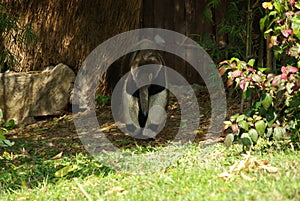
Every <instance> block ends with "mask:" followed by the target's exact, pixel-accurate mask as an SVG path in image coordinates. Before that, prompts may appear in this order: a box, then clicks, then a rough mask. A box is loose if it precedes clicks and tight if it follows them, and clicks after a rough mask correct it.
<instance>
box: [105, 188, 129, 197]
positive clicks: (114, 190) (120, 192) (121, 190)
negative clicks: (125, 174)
mask: <svg viewBox="0 0 300 201" xmlns="http://www.w3.org/2000/svg"><path fill="white" fill-rule="evenodd" d="M112 193H116V194H117V195H118V196H119V195H124V194H126V193H127V191H126V190H125V189H124V188H122V187H121V186H115V187H112V188H111V189H109V190H107V191H106V192H105V193H104V195H110V194H112Z"/></svg>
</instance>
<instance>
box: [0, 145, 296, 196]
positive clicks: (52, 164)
mask: <svg viewBox="0 0 300 201" xmlns="http://www.w3.org/2000/svg"><path fill="white" fill-rule="evenodd" d="M168 149H170V148H168V147H159V148H153V147H150V146H149V147H137V148H136V149H135V150H134V149H127V152H128V153H129V154H138V155H141V156H146V155H147V154H151V153H157V152H160V151H164V150H165V151H166V152H167V150H168ZM241 151H242V147H241V145H238V144H236V145H234V146H232V147H231V148H230V149H226V148H225V147H224V146H223V144H219V143H218V144H215V145H212V146H204V147H199V146H198V145H197V144H190V145H188V146H187V147H186V149H184V151H183V152H182V153H181V155H180V156H179V157H178V158H176V160H175V161H174V162H173V163H171V164H169V165H168V166H165V167H164V168H160V169H159V168H156V169H155V167H150V166H147V163H144V161H142V160H145V157H141V162H140V163H137V164H136V169H137V170H147V169H152V170H154V171H150V172H147V171H141V172H131V171H129V172H128V171H126V170H125V169H124V170H121V171H113V170H112V169H110V168H109V167H106V166H105V165H103V164H101V163H100V162H99V161H97V160H95V159H94V158H93V157H91V156H87V155H84V154H77V155H75V156H73V155H66V156H65V155H63V154H62V155H61V157H60V155H58V158H56V157H55V156H54V157H53V156H51V157H48V158H41V157H37V158H26V157H24V156H22V155H18V156H16V158H13V159H9V158H4V157H3V156H2V158H1V163H0V164H1V165H0V168H1V177H0V187H1V189H2V190H1V192H0V199H1V200H17V199H21V200H23V199H24V200H299V199H300V167H299V162H300V152H299V151H292V150H290V149H282V150H277V151H270V152H267V151H262V150H255V151H252V153H250V155H248V157H250V158H251V160H252V161H254V163H253V164H252V165H249V164H248V165H246V166H245V167H243V168H241V169H240V171H238V172H233V174H232V175H231V176H230V177H228V178H224V177H222V176H220V175H221V174H222V173H224V172H226V171H229V170H230V169H232V167H233V165H235V164H243V162H244V161H245V160H246V159H245V156H244V155H242V154H241ZM256 161H264V162H267V165H268V166H271V167H274V168H276V171H274V172H268V171H267V170H266V169H263V168H262V167H261V166H258V165H255V162H256ZM74 165H76V166H77V168H76V169H75V170H74V171H73V170H72V171H70V172H68V173H67V174H66V175H65V176H63V177H55V172H56V171H58V170H60V169H61V168H64V167H68V166H74ZM149 165H153V164H149Z"/></svg>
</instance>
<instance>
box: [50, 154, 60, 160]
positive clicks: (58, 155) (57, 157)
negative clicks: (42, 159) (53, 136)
mask: <svg viewBox="0 0 300 201" xmlns="http://www.w3.org/2000/svg"><path fill="white" fill-rule="evenodd" d="M62 155H63V152H60V153H59V154H57V155H56V156H53V157H52V158H51V159H53V160H54V159H59V158H61V157H62Z"/></svg>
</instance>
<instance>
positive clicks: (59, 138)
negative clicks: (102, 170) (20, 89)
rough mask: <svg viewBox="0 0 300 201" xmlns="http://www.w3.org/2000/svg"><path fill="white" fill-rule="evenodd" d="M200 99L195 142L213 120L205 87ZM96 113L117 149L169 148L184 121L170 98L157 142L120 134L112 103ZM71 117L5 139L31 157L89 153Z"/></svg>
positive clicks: (233, 107)
mask: <svg viewBox="0 0 300 201" xmlns="http://www.w3.org/2000/svg"><path fill="white" fill-rule="evenodd" d="M197 100H198V105H199V111H200V123H199V128H198V129H197V130H195V131H194V132H193V133H192V134H193V135H195V140H194V141H195V142H201V141H203V140H205V139H206V133H207V130H208V127H209V124H210V117H211V106H210V97H209V94H208V92H207V90H206V88H203V89H202V91H200V93H198V94H197ZM238 108H239V105H238V104H236V103H230V105H228V106H227V116H229V115H232V114H234V113H236V112H238ZM96 113H97V118H98V122H99V125H100V127H101V128H100V129H101V130H102V131H103V132H104V133H105V135H106V137H107V138H108V139H109V140H110V142H111V143H112V144H113V145H115V146H116V147H118V148H134V147H136V146H143V147H147V146H166V145H167V144H168V143H169V142H170V141H172V140H173V139H174V137H175V136H176V134H177V132H178V129H179V127H180V126H181V125H180V122H181V121H182V120H181V115H180V114H181V110H180V106H179V104H178V101H177V99H176V98H175V97H171V98H170V101H169V104H168V108H167V114H168V118H167V122H166V126H165V128H164V129H163V130H162V131H161V132H160V133H159V134H158V135H157V136H156V138H155V140H138V139H134V138H132V137H130V136H129V135H128V134H124V133H123V132H122V131H120V129H118V127H117V126H116V124H115V122H114V119H113V117H112V112H111V107H110V105H109V104H108V105H105V106H102V107H101V108H98V109H97V112H96ZM72 118H73V116H72V113H71V112H70V113H67V114H65V115H63V116H59V117H43V118H38V119H37V122H36V123H33V124H30V125H26V126H20V127H17V128H15V129H13V130H10V131H9V133H8V134H7V135H6V137H7V138H8V139H9V140H11V141H13V142H15V143H16V145H15V146H13V147H15V148H18V149H19V150H18V151H19V152H26V153H29V152H30V153H31V154H49V153H52V152H53V154H55V153H59V152H63V153H67V154H75V153H86V152H87V151H86V149H85V147H84V146H83V145H82V142H81V140H80V139H79V137H78V135H77V131H76V128H75V125H74V122H73V120H72ZM223 137H224V136H222V135H221V136H219V137H218V138H217V139H215V140H216V141H222V140H223ZM15 148H14V149H15ZM0 151H1V148H0ZM50 155H51V154H50Z"/></svg>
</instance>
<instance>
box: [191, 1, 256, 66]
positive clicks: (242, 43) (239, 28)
mask: <svg viewBox="0 0 300 201" xmlns="http://www.w3.org/2000/svg"><path fill="white" fill-rule="evenodd" d="M220 2H221V1H220V0H209V1H207V3H206V6H205V8H204V11H203V17H204V19H206V20H207V21H210V22H212V23H213V24H214V25H215V26H216V27H215V28H216V31H217V33H214V34H215V35H226V36H227V38H228V41H223V42H227V45H226V46H225V47H220V45H219V44H218V42H220V41H217V38H216V37H215V35H213V34H211V35H209V34H203V35H200V36H198V35H192V36H193V37H195V36H196V38H195V40H196V41H197V42H198V43H199V44H200V45H201V46H202V47H203V48H204V49H205V50H206V51H207V52H208V53H209V54H210V56H211V57H212V59H213V60H214V61H215V62H217V63H218V62H220V61H222V60H224V59H227V58H230V57H238V58H243V59H246V58H248V57H249V55H246V48H247V41H246V40H245V39H246V38H247V25H248V27H251V29H252V24H248V21H247V18H248V17H249V16H253V15H255V14H257V13H258V12H259V8H258V7H257V6H256V4H255V5H252V8H251V10H250V11H249V10H247V7H246V5H245V1H243V0H237V1H228V2H227V5H226V13H225V15H224V18H223V19H219V22H216V21H214V18H213V12H212V10H214V9H216V8H218V7H220V5H221V4H220ZM215 12H218V11H217V10H215ZM217 23H218V24H217ZM250 32H251V33H250V34H253V33H252V31H250ZM253 35H254V34H253ZM253 35H251V36H250V38H251V37H254V36H253ZM250 41H251V42H252V43H253V44H252V45H253V46H252V47H251V49H252V48H253V47H254V46H257V45H258V43H259V42H258V41H257V40H253V38H251V40H250ZM251 52H252V54H255V53H256V52H257V51H253V50H251ZM252 56H253V57H258V55H252Z"/></svg>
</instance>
